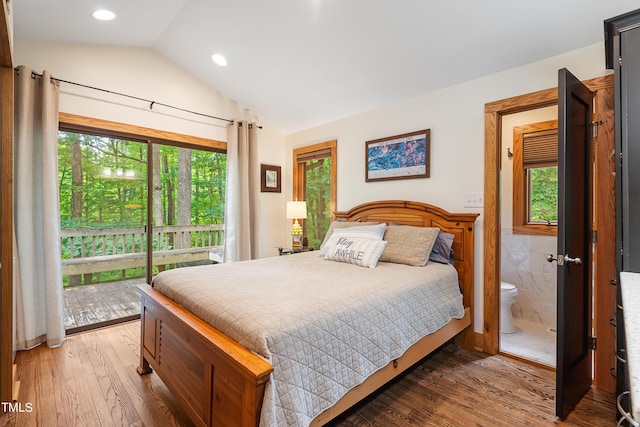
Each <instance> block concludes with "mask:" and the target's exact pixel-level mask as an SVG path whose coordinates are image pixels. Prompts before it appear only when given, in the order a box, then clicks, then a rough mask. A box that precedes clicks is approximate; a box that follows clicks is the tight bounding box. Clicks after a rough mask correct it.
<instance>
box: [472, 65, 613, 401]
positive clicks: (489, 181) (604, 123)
mask: <svg viewBox="0 0 640 427" xmlns="http://www.w3.org/2000/svg"><path fill="white" fill-rule="evenodd" d="M586 84H587V86H588V87H589V88H590V89H591V91H593V92H594V93H595V95H594V113H595V116H596V117H597V118H598V122H599V126H598V128H597V132H598V138H597V143H596V144H595V146H594V157H595V159H594V175H593V176H594V182H595V185H594V191H595V193H594V206H595V208H594V212H593V222H594V225H593V229H594V231H595V232H594V236H593V238H594V240H595V241H596V244H595V245H594V248H595V251H594V254H593V259H594V264H593V278H594V280H593V332H594V337H596V347H597V348H596V351H595V352H593V354H594V370H593V375H594V377H593V383H594V385H595V386H596V387H597V388H600V389H602V390H606V391H614V390H615V379H614V377H613V376H612V375H615V369H612V368H615V360H616V357H615V325H614V324H612V323H611V319H613V318H614V317H615V287H614V286H611V285H610V283H609V282H610V280H612V279H614V278H615V190H614V189H615V176H613V175H612V173H613V171H614V170H615V167H614V166H615V165H614V158H613V156H612V150H613V145H614V142H613V141H614V136H613V129H614V112H613V100H614V96H613V95H614V82H613V76H604V77H599V78H595V79H591V80H588V81H587V82H586ZM557 99H558V90H557V88H550V89H546V90H542V91H538V92H533V93H529V94H526V95H520V96H515V97H513V98H508V99H503V100H499V101H494V102H491V103H488V104H486V105H485V187H484V188H485V191H484V196H485V208H484V216H485V223H484V233H483V234H484V236H483V249H484V269H483V283H484V290H483V301H484V303H483V305H484V307H483V319H484V320H483V334H482V336H481V337H478V338H481V342H479V344H480V345H481V347H482V349H483V350H484V351H485V352H487V353H490V354H496V353H498V352H499V351H501V350H500V347H501V334H500V306H501V304H500V289H501V282H502V280H501V279H502V277H501V273H502V264H504V263H506V262H507V261H506V259H505V260H502V259H501V258H502V256H501V254H502V252H503V251H505V250H506V248H502V247H503V246H505V244H506V243H507V242H506V241H505V242H503V241H502V240H503V239H502V229H503V224H502V223H501V222H502V221H503V219H504V218H503V214H502V212H501V205H502V200H501V197H502V194H503V192H502V191H501V186H502V172H503V170H502V169H503V167H504V168H506V167H511V165H512V164H511V163H509V164H508V165H507V164H506V162H507V161H506V160H504V159H503V158H507V157H506V156H508V152H507V148H509V147H508V146H506V145H505V143H504V142H503V140H502V131H501V130H502V122H503V121H504V120H507V119H508V117H509V116H510V115H513V114H517V113H521V112H524V111H529V110H536V109H540V108H544V107H550V106H555V105H557ZM503 161H504V163H505V164H503ZM520 248H521V246H520ZM549 253H555V248H554V251H551V252H549ZM523 262H525V261H523ZM539 262H542V263H545V262H546V260H545V259H542V260H541V261H539ZM549 266H552V264H549ZM541 268H542V267H541ZM553 268H554V269H555V266H554V267H553ZM518 298H519V297H518ZM516 315H517V313H516ZM520 358H522V359H526V360H531V359H527V358H526V357H520Z"/></svg>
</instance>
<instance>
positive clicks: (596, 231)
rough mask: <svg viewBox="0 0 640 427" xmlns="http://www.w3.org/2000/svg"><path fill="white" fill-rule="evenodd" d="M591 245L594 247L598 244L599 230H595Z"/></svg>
mask: <svg viewBox="0 0 640 427" xmlns="http://www.w3.org/2000/svg"><path fill="white" fill-rule="evenodd" d="M591 243H593V244H594V245H595V244H596V243H598V230H593V231H592V234H591Z"/></svg>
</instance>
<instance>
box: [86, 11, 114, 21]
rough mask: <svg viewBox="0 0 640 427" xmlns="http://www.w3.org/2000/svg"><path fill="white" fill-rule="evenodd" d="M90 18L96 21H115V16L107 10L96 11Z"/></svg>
mask: <svg viewBox="0 0 640 427" xmlns="http://www.w3.org/2000/svg"><path fill="white" fill-rule="evenodd" d="M91 16H93V18H94V19H97V20H98V21H113V20H114V19H116V14H115V13H113V12H112V11H110V10H107V9H98V10H96V11H95V12H93V13H92V14H91Z"/></svg>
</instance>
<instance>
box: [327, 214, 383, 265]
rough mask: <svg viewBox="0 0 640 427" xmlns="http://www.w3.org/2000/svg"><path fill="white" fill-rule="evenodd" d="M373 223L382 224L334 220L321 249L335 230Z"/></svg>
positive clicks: (372, 223)
mask: <svg viewBox="0 0 640 427" xmlns="http://www.w3.org/2000/svg"><path fill="white" fill-rule="evenodd" d="M371 225H380V223H379V222H353V221H333V222H332V223H331V225H330V226H329V229H328V230H327V234H325V235H324V240H323V241H322V244H321V245H320V249H321V250H322V249H323V248H324V245H325V244H326V243H327V241H328V240H329V238H330V237H331V235H332V234H333V232H334V230H337V229H343V228H352V227H364V226H371ZM382 233H383V234H384V230H382ZM321 255H322V256H324V254H321Z"/></svg>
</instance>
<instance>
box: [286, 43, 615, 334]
mask: <svg viewBox="0 0 640 427" xmlns="http://www.w3.org/2000/svg"><path fill="white" fill-rule="evenodd" d="M469 66H470V67H472V66H473V64H469ZM564 67H566V68H568V69H570V70H571V71H572V72H573V73H574V74H575V75H577V76H578V77H580V78H581V79H588V78H593V77H598V76H602V75H605V74H607V71H606V70H605V62H604V46H603V45H602V43H598V44H595V45H592V46H588V47H585V48H582V49H579V50H576V51H572V52H569V53H566V54H563V55H560V56H557V57H553V58H549V59H546V60H544V61H540V62H536V63H532V64H528V65H524V66H521V67H518V68H514V69H511V70H507V71H504V72H501V73H497V74H493V75H490V76H487V77H483V78H481V79H477V80H473V81H469V82H466V83H462V84H459V85H456V86H451V87H448V88H444V89H442V90H439V91H435V92H431V93H427V94H424V95H421V96H418V97H415V98H412V99H409V100H406V101H404V102H400V103H396V104H393V105H389V106H386V107H384V108H380V109H377V110H374V111H370V112H367V113H364V114H360V115H357V116H353V117H348V118H345V119H342V120H338V121H335V122H332V123H327V124H325V125H322V126H318V127H314V128H312V129H307V130H304V131H302V132H298V133H295V134H291V135H287V137H286V146H287V153H290V152H291V150H292V149H293V148H295V147H300V146H304V145H308V144H312V143H316V142H321V141H326V140H330V139H337V141H338V189H337V191H338V196H337V197H338V200H337V209H338V210H345V209H349V208H351V207H353V206H355V205H358V204H360V203H363V202H367V201H372V200H381V199H407V200H416V201H420V202H426V203H432V204H435V205H438V206H441V207H443V208H445V209H447V210H449V211H453V212H478V213H480V214H482V213H483V210H482V208H465V207H464V194H465V193H473V192H483V189H484V106H485V104H486V103H488V102H492V101H497V100H500V99H505V98H509V97H513V96H517V95H521V94H525V93H530V92H535V91H538V90H542V89H547V88H550V87H555V86H557V75H558V69H560V68H564ZM425 78H428V76H425ZM425 128H429V129H431V178H428V179H414V180H404V181H386V182H370V183H366V182H365V180H364V173H365V166H364V160H365V155H364V150H365V142H366V141H368V140H371V139H377V138H383V137H386V136H392V135H397V134H401V133H405V132H411V131H415V130H420V129H425ZM290 157H291V156H287V158H286V159H285V160H286V165H287V168H286V169H287V172H288V173H290V170H291V158H290ZM287 180H288V182H291V176H290V175H289V176H288V177H287ZM287 190H288V191H289V193H288V194H289V197H290V187H289V188H287ZM483 221H484V219H483V216H482V215H480V217H479V218H478V221H477V224H476V241H475V253H476V258H475V259H476V265H475V297H476V304H475V319H474V324H475V326H474V328H475V330H476V332H481V325H482V315H483V302H482V295H483V283H482V277H483V269H482V267H483V266H482V263H483V249H482V242H483V240H482V239H483Z"/></svg>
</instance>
